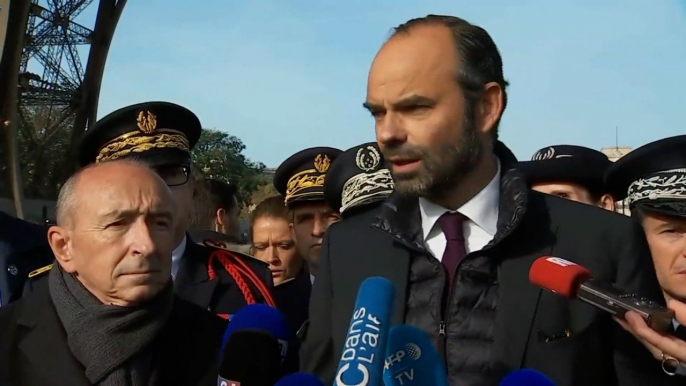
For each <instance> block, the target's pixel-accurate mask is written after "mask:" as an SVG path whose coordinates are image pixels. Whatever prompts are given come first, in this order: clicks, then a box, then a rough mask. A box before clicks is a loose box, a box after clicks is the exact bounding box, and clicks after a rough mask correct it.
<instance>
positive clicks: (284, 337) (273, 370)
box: [217, 304, 292, 386]
mask: <svg viewBox="0 0 686 386" xmlns="http://www.w3.org/2000/svg"><path fill="white" fill-rule="evenodd" d="M291 338H292V332H291V329H290V326H289V325H288V322H287V321H286V319H285V318H284V317H283V315H282V314H281V313H280V312H279V311H278V310H277V309H275V308H273V307H270V306H267V305H264V304H252V305H249V306H246V307H243V308H242V309H241V310H240V311H238V312H237V313H236V314H235V315H234V316H233V318H231V321H230V322H229V326H228V327H227V328H226V331H225V332H224V339H223V340H222V348H221V354H220V355H221V356H220V362H219V376H218V382H217V384H218V385H221V386H223V385H226V386H234V385H240V386H274V384H275V383H276V381H277V380H278V379H279V377H280V376H281V363H282V360H283V357H284V356H285V355H286V353H287V351H288V341H289V340H291Z"/></svg>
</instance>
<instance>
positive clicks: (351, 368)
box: [334, 277, 395, 386]
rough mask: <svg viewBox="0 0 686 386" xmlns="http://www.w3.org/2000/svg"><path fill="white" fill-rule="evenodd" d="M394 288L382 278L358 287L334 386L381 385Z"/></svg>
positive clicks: (371, 278) (368, 280) (371, 280)
mask: <svg viewBox="0 0 686 386" xmlns="http://www.w3.org/2000/svg"><path fill="white" fill-rule="evenodd" d="M394 296H395V289H394V287H393V283H391V282H390V281H389V280H388V279H385V278H383V277H369V278H367V279H365V280H364V281H363V282H362V284H361V285H360V289H359V291H358V292H357V301H356V302H355V310H354V311H353V316H352V319H351V320H350V326H349V327H348V335H347V336H346V337H345V345H344V347H343V354H342V355H341V361H340V362H339V364H338V371H336V378H335V382H334V386H353V385H354V386H372V385H381V384H383V358H384V356H385V355H384V354H385V350H386V340H387V339H388V329H389V323H390V319H391V311H392V308H393V297H394Z"/></svg>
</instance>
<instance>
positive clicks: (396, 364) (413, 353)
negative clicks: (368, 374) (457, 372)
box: [383, 325, 449, 386]
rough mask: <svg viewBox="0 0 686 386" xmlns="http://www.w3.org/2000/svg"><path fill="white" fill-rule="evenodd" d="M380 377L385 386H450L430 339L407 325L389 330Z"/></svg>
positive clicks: (415, 328) (441, 362) (441, 361)
mask: <svg viewBox="0 0 686 386" xmlns="http://www.w3.org/2000/svg"><path fill="white" fill-rule="evenodd" d="M383 377H384V381H385V385H386V386H422V385H432V386H449V383H448V372H447V371H446V369H445V366H444V365H443V358H442V357H441V356H440V355H439V354H438V351H436V349H435V348H434V346H433V343H431V339H429V336H428V335H427V334H426V332H424V331H422V330H421V329H419V328H417V327H414V326H409V325H402V326H396V327H393V328H391V332H390V333H389V336H388V347H387V349H386V362H385V363H384V373H383Z"/></svg>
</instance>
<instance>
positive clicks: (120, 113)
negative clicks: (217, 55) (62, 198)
mask: <svg viewBox="0 0 686 386" xmlns="http://www.w3.org/2000/svg"><path fill="white" fill-rule="evenodd" d="M201 130H202V129H201V125H200V121H199V120H198V117H196V115H195V114H194V113H193V112H191V111H190V110H188V109H186V108H184V107H182V106H179V105H176V104H173V103H168V102H147V103H141V104H136V105H132V106H127V107H124V108H122V109H119V110H117V111H115V112H113V113H111V114H109V115H107V116H105V117H104V118H102V119H101V120H99V121H98V122H96V123H95V125H94V126H93V127H92V128H91V129H90V130H88V131H87V132H86V133H85V134H84V136H83V139H82V142H81V145H80V147H79V155H78V162H79V164H80V165H81V166H86V165H88V164H91V163H93V162H95V163H99V162H107V161H110V160H116V159H122V158H126V159H138V160H141V161H143V162H145V163H146V164H148V165H149V166H150V167H151V168H152V169H153V170H155V171H156V172H157V174H159V175H160V177H162V179H163V180H164V181H165V182H166V183H167V185H168V186H169V189H170V190H171V192H172V195H173V197H174V200H175V201H176V210H177V212H178V214H179V215H178V218H179V219H181V221H179V222H178V224H176V225H175V235H176V236H175V237H176V239H177V247H176V249H175V250H174V251H173V253H172V276H173V278H174V284H175V285H174V288H175V291H176V292H177V294H178V295H179V296H180V297H182V298H184V299H186V300H188V301H191V302H193V303H196V304H198V305H200V306H202V307H204V308H207V309H208V310H211V311H212V312H214V313H216V314H218V315H220V316H222V317H224V318H229V317H230V315H232V314H233V313H234V312H236V311H237V310H238V309H240V308H241V307H243V306H245V305H246V304H251V303H256V302H257V303H260V302H266V303H268V304H271V305H274V301H273V299H272V296H271V289H272V287H273V281H272V279H271V273H270V271H269V269H268V268H267V264H265V263H263V262H261V261H259V260H257V259H255V258H253V257H250V256H247V255H243V254H240V253H237V252H231V251H228V249H226V248H225V245H224V243H223V242H220V241H213V240H207V241H206V243H205V245H199V244H197V243H195V242H193V241H192V240H190V238H189V236H188V235H187V233H186V232H187V230H188V222H189V220H190V217H191V213H190V211H191V210H192V208H193V194H194V190H195V178H194V176H193V174H192V171H191V150H192V149H193V146H195V144H196V143H197V142H198V140H199V138H200V134H201Z"/></svg>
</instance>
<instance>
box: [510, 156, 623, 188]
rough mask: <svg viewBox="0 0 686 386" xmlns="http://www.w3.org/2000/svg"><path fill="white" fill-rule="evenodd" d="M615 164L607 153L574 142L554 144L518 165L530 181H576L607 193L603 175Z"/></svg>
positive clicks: (586, 186)
mask: <svg viewBox="0 0 686 386" xmlns="http://www.w3.org/2000/svg"><path fill="white" fill-rule="evenodd" d="M610 165H612V161H610V160H609V159H608V158H607V156H606V155H605V154H603V153H602V152H599V151H597V150H594V149H589V148H587V147H583V146H574V145H555V146H548V147H544V148H543V149H540V150H538V151H537V152H536V153H534V155H533V156H532V157H531V161H521V162H519V164H518V166H517V167H518V169H519V170H520V171H521V172H522V174H523V175H524V178H526V181H527V183H528V184H529V185H533V184H538V183H547V182H549V183H552V182H562V183H565V182H566V183H574V184H578V185H581V186H583V187H584V188H586V189H588V190H589V191H591V192H593V193H600V194H605V193H607V188H606V187H605V183H604V176H605V172H606V171H607V169H608V168H609V167H610Z"/></svg>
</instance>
